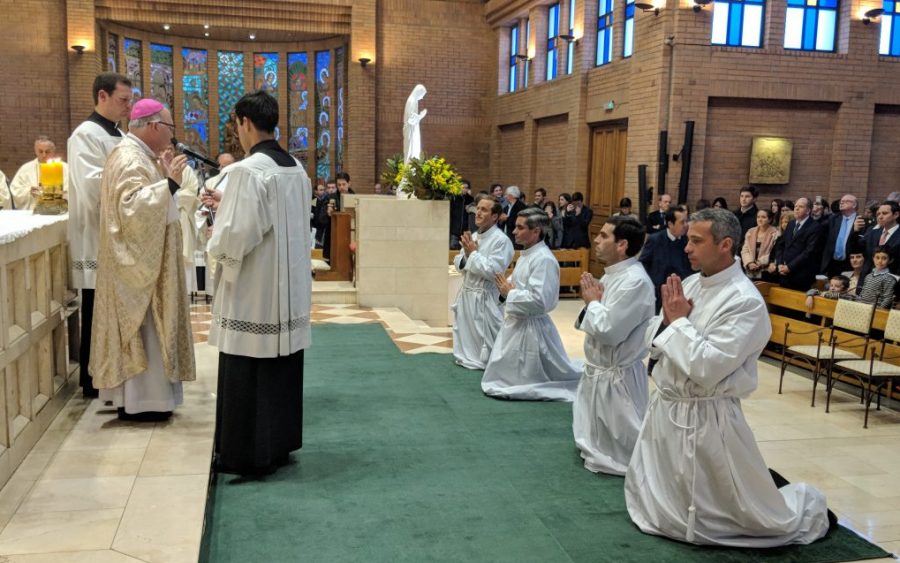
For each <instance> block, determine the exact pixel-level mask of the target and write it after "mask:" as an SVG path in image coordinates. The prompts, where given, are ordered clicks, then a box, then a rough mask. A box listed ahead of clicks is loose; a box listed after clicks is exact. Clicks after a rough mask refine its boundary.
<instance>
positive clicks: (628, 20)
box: [622, 0, 634, 58]
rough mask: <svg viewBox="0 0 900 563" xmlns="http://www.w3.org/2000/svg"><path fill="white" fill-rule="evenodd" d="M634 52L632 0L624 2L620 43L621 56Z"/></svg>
mask: <svg viewBox="0 0 900 563" xmlns="http://www.w3.org/2000/svg"><path fill="white" fill-rule="evenodd" d="M633 53H634V0H626V2H625V33H624V43H623V44H622V56H623V57H625V58H628V57H630V56H631V55H632V54H633Z"/></svg>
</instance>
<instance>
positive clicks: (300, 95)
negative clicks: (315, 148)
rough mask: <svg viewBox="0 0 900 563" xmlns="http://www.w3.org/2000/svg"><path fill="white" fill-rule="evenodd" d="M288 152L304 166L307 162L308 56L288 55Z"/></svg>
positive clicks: (304, 54)
mask: <svg viewBox="0 0 900 563" xmlns="http://www.w3.org/2000/svg"><path fill="white" fill-rule="evenodd" d="M287 60H288V101H289V104H290V105H289V107H288V129H289V131H290V137H289V138H288V152H289V153H291V155H293V156H294V157H295V158H296V159H297V160H299V161H300V162H302V163H303V164H304V165H305V164H306V163H307V162H308V161H309V126H308V125H307V121H306V119H307V114H308V113H309V86H308V76H309V56H308V55H307V54H306V53H288V59H287Z"/></svg>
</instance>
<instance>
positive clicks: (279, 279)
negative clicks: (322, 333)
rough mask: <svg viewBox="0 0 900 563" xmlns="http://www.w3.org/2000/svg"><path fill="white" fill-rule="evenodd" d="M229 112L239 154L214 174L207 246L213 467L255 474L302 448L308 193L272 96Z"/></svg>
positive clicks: (259, 96)
mask: <svg viewBox="0 0 900 563" xmlns="http://www.w3.org/2000/svg"><path fill="white" fill-rule="evenodd" d="M234 113H235V115H236V116H237V130H238V136H239V138H240V141H241V146H242V147H243V148H244V150H245V151H246V152H247V154H248V156H247V157H246V158H244V159H243V160H241V161H239V162H236V163H234V164H232V165H230V166H228V167H227V168H226V169H225V170H223V172H222V173H221V174H220V176H224V178H223V179H222V182H223V185H222V201H221V202H220V203H219V206H218V208H219V210H218V213H217V214H216V220H215V224H214V226H213V230H212V238H211V239H210V241H209V247H208V252H209V253H210V254H211V255H212V256H213V257H214V258H215V259H216V260H217V261H218V269H217V273H216V281H215V284H216V298H215V300H214V302H213V321H212V326H211V329H210V334H209V342H210V344H212V345H214V346H216V347H218V348H219V384H218V396H217V411H216V439H215V451H216V468H217V470H218V471H220V472H226V473H238V474H254V473H256V474H258V473H267V472H271V471H273V470H275V469H277V467H278V466H280V465H284V464H285V463H288V461H289V454H290V452H292V451H294V450H296V449H299V448H300V446H301V438H302V420H303V418H302V416H303V350H304V349H305V348H308V347H309V345H310V325H309V314H310V307H311V297H312V295H311V290H312V274H311V271H310V255H309V249H310V248H311V245H310V231H309V223H308V217H309V211H310V200H311V199H312V187H311V184H310V181H309V177H308V176H307V175H306V172H305V171H304V169H303V166H302V165H301V164H300V162H299V161H297V160H296V159H295V158H293V157H291V156H290V155H289V154H288V153H287V152H286V151H285V150H284V149H283V148H281V146H280V145H279V144H278V142H277V141H276V140H275V136H274V131H275V127H276V126H277V125H278V102H277V101H276V100H275V98H273V97H272V96H270V95H269V94H267V93H265V92H255V93H253V94H247V95H245V96H244V97H242V98H241V99H240V100H239V101H238V103H237V105H235V107H234Z"/></svg>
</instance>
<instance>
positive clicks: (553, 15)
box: [547, 3, 559, 80]
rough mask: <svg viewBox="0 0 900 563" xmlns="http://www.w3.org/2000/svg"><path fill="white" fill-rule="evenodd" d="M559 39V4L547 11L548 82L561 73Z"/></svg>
mask: <svg viewBox="0 0 900 563" xmlns="http://www.w3.org/2000/svg"><path fill="white" fill-rule="evenodd" d="M558 37H559V3H556V4H553V5H552V6H550V8H549V9H548V10H547V80H553V79H554V78H556V75H557V73H558V72H559V68H558V66H557V65H558V61H559V59H558V57H557V54H558V53H557V50H556V41H557V39H558Z"/></svg>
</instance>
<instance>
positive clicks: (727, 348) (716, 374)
mask: <svg viewBox="0 0 900 563" xmlns="http://www.w3.org/2000/svg"><path fill="white" fill-rule="evenodd" d="M728 309H732V310H731V311H722V312H720V313H719V314H717V315H716V316H715V317H714V319H713V324H711V325H709V326H708V327H707V330H706V334H705V335H704V334H701V333H700V332H698V331H697V328H696V327H695V326H694V325H693V323H691V321H690V320H688V319H687V317H682V318H680V319H677V320H676V321H675V322H673V323H672V324H670V325H669V326H668V327H667V328H666V329H665V330H664V331H662V332H661V333H660V335H659V336H657V337H656V338H655V339H654V340H653V346H654V348H657V349H660V350H661V351H662V354H664V355H665V356H666V357H667V358H668V359H669V360H671V361H672V362H673V364H674V365H675V366H676V368H677V369H678V370H679V371H681V372H682V373H684V374H685V375H686V376H687V377H689V378H690V379H691V380H693V381H694V382H695V383H697V384H698V385H700V386H702V387H705V388H707V389H712V388H713V387H715V386H716V384H718V383H719V382H720V381H722V380H723V379H725V378H726V377H728V376H729V375H731V374H732V373H734V372H735V370H737V369H738V368H739V367H741V365H742V364H743V363H744V362H745V361H746V359H747V354H746V350H753V349H757V348H758V349H762V348H763V347H764V346H765V343H766V342H768V340H769V336H770V334H771V330H772V329H771V325H770V324H769V323H768V322H762V321H761V320H760V319H761V318H763V319H764V318H766V317H768V311H766V306H765V303H764V302H762V301H761V300H755V299H743V300H740V301H737V302H735V303H732V304H731V306H730V307H728ZM654 325H656V326H658V325H657V323H652V322H651V327H652V326H654ZM760 327H765V329H766V330H761V329H760ZM663 349H664V350H663Z"/></svg>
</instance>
